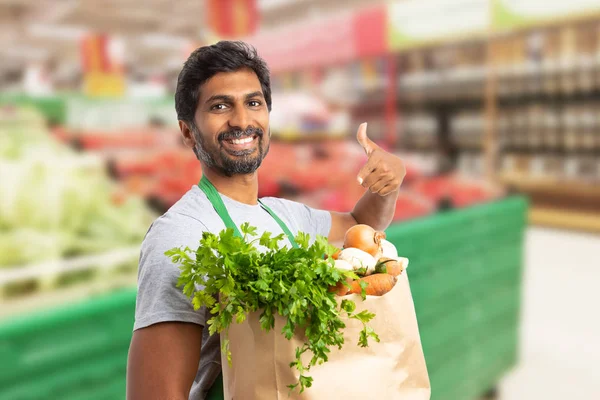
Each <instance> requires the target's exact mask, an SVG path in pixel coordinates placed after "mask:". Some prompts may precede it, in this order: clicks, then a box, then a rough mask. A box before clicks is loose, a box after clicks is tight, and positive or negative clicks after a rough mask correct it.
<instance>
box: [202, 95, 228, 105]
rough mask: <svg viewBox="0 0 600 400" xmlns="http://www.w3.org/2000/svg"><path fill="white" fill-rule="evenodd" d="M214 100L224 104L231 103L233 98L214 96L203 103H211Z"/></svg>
mask: <svg viewBox="0 0 600 400" xmlns="http://www.w3.org/2000/svg"><path fill="white" fill-rule="evenodd" d="M215 100H220V101H224V102H226V103H233V96H228V95H226V94H215V95H214V96H210V97H209V98H208V99H207V100H206V102H205V103H211V102H213V101H215Z"/></svg>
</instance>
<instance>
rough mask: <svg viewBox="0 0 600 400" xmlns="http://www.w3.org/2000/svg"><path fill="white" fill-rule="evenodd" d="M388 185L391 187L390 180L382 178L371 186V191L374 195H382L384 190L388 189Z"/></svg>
mask: <svg viewBox="0 0 600 400" xmlns="http://www.w3.org/2000/svg"><path fill="white" fill-rule="evenodd" d="M388 185H390V179H387V178H386V177H381V179H379V180H378V181H376V182H374V183H373V184H372V185H371V186H369V190H370V191H371V192H372V193H379V194H381V191H382V190H383V189H384V188H386V187H387V186H388Z"/></svg>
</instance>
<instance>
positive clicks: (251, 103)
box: [248, 100, 261, 107]
mask: <svg viewBox="0 0 600 400" xmlns="http://www.w3.org/2000/svg"><path fill="white" fill-rule="evenodd" d="M260 104H261V103H260V101H258V100H250V101H249V102H248V105H249V106H250V107H260Z"/></svg>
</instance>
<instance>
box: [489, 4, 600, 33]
mask: <svg viewBox="0 0 600 400" xmlns="http://www.w3.org/2000/svg"><path fill="white" fill-rule="evenodd" d="M491 1H492V2H493V25H494V28H496V29H510V28H519V27H524V26H532V25H538V24H541V23H544V22H547V21H552V20H557V19H564V18H571V17H578V16H584V15H589V14H590V13H598V14H600V1H598V0H568V1H548V0H491Z"/></svg>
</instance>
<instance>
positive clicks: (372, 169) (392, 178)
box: [356, 123, 406, 196]
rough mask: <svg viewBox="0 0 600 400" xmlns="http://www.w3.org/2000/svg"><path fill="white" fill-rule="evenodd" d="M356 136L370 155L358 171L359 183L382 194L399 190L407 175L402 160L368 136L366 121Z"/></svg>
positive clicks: (385, 194)
mask: <svg viewBox="0 0 600 400" xmlns="http://www.w3.org/2000/svg"><path fill="white" fill-rule="evenodd" d="M356 138H357V140H358V143H359V144H360V145H361V146H362V148H363V149H364V150H365V152H366V153H367V156H368V160H367V163H366V164H365V165H364V166H363V167H362V169H361V170H360V172H359V173H358V177H357V179H358V183H359V184H361V185H362V186H363V187H364V188H366V189H369V191H371V193H377V194H378V195H380V196H387V195H389V194H391V193H395V192H397V191H398V189H399V188H400V185H401V184H402V181H403V180H404V176H405V175H406V169H405V168H404V163H403V162H402V160H400V158H398V157H396V156H395V155H393V154H390V153H388V152H386V151H385V150H383V149H381V147H379V146H378V145H377V144H376V143H375V142H373V141H372V140H371V139H369V138H368V136H367V124H366V123H363V124H361V125H360V126H359V127H358V133H357V135H356Z"/></svg>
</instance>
